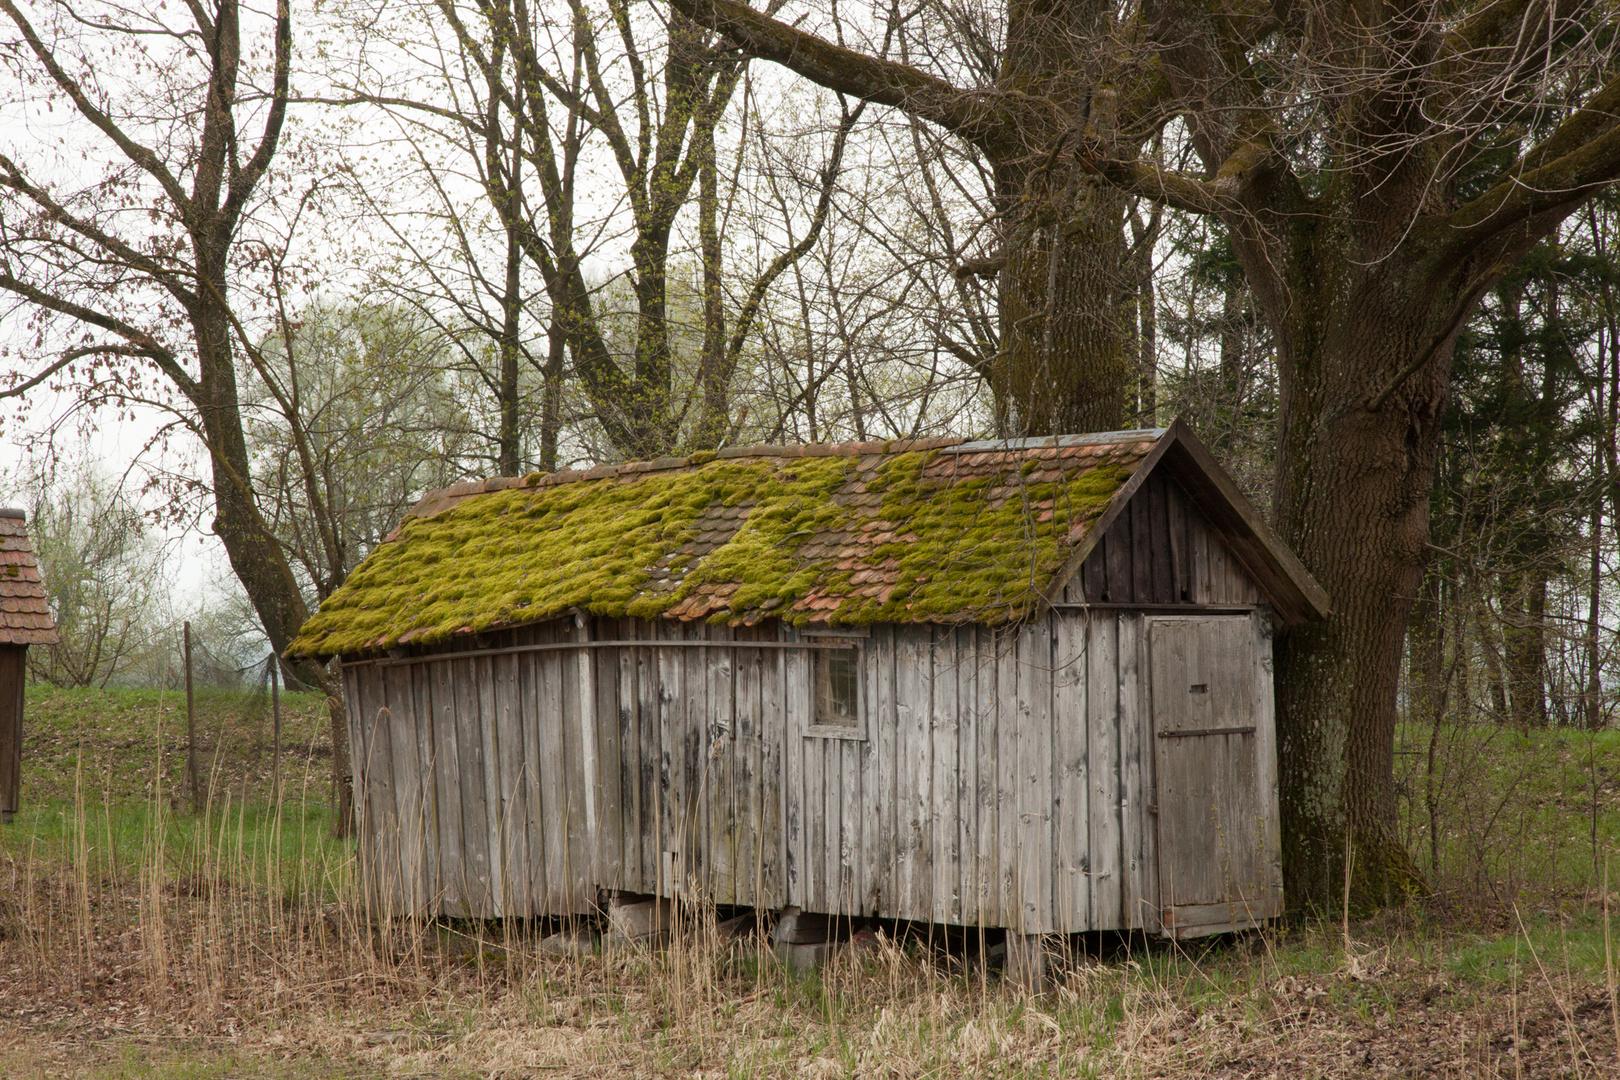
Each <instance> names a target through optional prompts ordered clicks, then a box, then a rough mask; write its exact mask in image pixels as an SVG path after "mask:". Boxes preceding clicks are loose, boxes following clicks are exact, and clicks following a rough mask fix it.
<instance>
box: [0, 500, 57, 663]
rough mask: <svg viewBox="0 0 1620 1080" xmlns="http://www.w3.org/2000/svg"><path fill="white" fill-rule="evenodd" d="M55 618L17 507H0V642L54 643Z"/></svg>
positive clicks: (4, 643)
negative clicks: (10, 508) (2, 508)
mask: <svg viewBox="0 0 1620 1080" xmlns="http://www.w3.org/2000/svg"><path fill="white" fill-rule="evenodd" d="M56 641H57V637H56V621H55V620H54V619H52V618H51V607H50V602H49V600H48V598H47V597H46V595H45V581H44V579H43V578H42V577H41V576H40V573H39V560H38V558H36V557H35V555H34V545H33V544H32V543H31V542H30V541H29V539H28V529H27V523H26V521H25V520H24V518H23V514H22V511H20V510H0V645H54V644H56Z"/></svg>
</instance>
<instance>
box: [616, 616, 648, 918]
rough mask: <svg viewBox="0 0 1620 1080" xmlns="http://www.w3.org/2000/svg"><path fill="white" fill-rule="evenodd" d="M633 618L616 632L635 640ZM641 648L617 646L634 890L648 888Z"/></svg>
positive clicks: (626, 869) (623, 884) (624, 858)
mask: <svg viewBox="0 0 1620 1080" xmlns="http://www.w3.org/2000/svg"><path fill="white" fill-rule="evenodd" d="M634 623H635V620H633V619H628V618H625V619H619V620H617V623H616V624H615V626H614V629H613V633H614V636H615V637H616V638H617V639H618V640H620V641H634V640H635V639H636V631H635V626H634ZM640 651H641V650H640V649H634V648H623V649H614V650H613V671H614V678H615V679H616V680H617V681H618V689H617V690H616V691H615V696H614V704H615V705H616V706H617V711H618V718H619V736H618V741H619V822H620V825H619V837H620V841H619V843H620V848H619V881H620V885H619V887H620V888H622V889H626V890H628V891H630V892H646V891H647V889H646V887H645V886H644V885H643V881H644V878H643V875H642V850H641V849H642V840H643V837H644V835H645V830H646V819H645V818H644V817H643V815H642V805H641V707H640V706H641V701H640V693H641V691H640V688H639V686H638V685H637V683H636V668H637V666H638V665H637V663H636V654H637V653H639V652H640Z"/></svg>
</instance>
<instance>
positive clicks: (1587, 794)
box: [1395, 724, 1620, 912]
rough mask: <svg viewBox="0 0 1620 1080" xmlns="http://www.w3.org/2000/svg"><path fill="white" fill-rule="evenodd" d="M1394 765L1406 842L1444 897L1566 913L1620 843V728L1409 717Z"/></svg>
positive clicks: (1591, 889) (1597, 880) (1617, 877)
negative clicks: (1522, 728) (1433, 723)
mask: <svg viewBox="0 0 1620 1080" xmlns="http://www.w3.org/2000/svg"><path fill="white" fill-rule="evenodd" d="M1431 740H1432V747H1433V751H1434V753H1433V765H1432V767H1431V764H1430V749H1431ZM1395 761H1396V783H1397V787H1398V790H1399V791H1400V814H1401V818H1400V820H1401V833H1402V838H1403V840H1404V841H1405V842H1406V845H1407V847H1408V849H1409V850H1410V851H1411V852H1412V853H1413V856H1414V857H1415V858H1416V859H1417V860H1418V865H1419V866H1420V867H1421V868H1422V869H1423V870H1424V871H1425V873H1427V874H1428V875H1429V876H1430V880H1431V883H1432V884H1433V885H1434V886H1435V888H1436V889H1437V890H1439V891H1440V893H1441V895H1442V898H1446V899H1454V900H1457V901H1460V902H1467V903H1473V904H1478V905H1485V906H1490V907H1495V908H1498V909H1502V910H1505V909H1506V908H1507V907H1509V906H1510V905H1512V904H1518V906H1519V907H1520V908H1521V909H1531V910H1542V911H1548V912H1550V911H1553V910H1560V911H1567V910H1570V907H1571V905H1574V906H1576V907H1579V906H1580V905H1583V904H1584V903H1585V902H1586V898H1587V897H1588V896H1590V895H1591V894H1593V893H1595V892H1596V891H1597V890H1598V889H1599V888H1600V887H1601V884H1602V876H1603V852H1605V851H1611V852H1612V851H1620V731H1613V730H1609V731H1602V732H1596V733H1593V732H1586V731H1575V730H1570V729H1567V728H1545V729H1541V730H1537V731H1534V732H1532V733H1530V734H1529V735H1528V736H1525V735H1522V734H1520V733H1519V732H1517V731H1514V730H1512V729H1509V728H1501V727H1495V726H1489V725H1484V724H1474V725H1466V726H1464V725H1453V724H1445V725H1441V727H1440V729H1439V731H1438V732H1436V731H1435V730H1434V729H1433V728H1430V727H1427V726H1423V725H1417V724H1408V725H1403V726H1402V727H1401V728H1400V729H1399V731H1398V734H1397V740H1396V759H1395ZM1431 793H1432V798H1433V805H1434V812H1433V813H1432V814H1431V812H1430V800H1431ZM1616 863H1617V864H1616V865H1615V866H1614V867H1613V869H1612V871H1611V874H1612V879H1611V884H1617V883H1620V860H1617V861H1616Z"/></svg>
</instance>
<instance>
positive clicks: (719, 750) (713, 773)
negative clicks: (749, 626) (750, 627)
mask: <svg viewBox="0 0 1620 1080" xmlns="http://www.w3.org/2000/svg"><path fill="white" fill-rule="evenodd" d="M709 637H710V638H711V639H713V640H720V641H726V640H735V638H736V635H735V634H734V633H733V632H732V631H731V630H730V628H728V627H722V626H716V627H710V629H709ZM696 651H697V652H700V653H703V654H705V656H706V659H707V665H706V667H707V676H708V711H707V716H706V719H707V721H708V723H707V725H706V727H707V734H706V737H705V740H704V745H705V756H706V762H705V764H704V772H705V782H706V783H707V784H708V804H709V807H708V819H709V821H708V828H707V829H706V833H707V840H706V844H707V848H708V859H709V871H708V872H709V881H710V886H709V895H710V896H712V897H713V898H714V902H715V903H717V904H735V903H736V902H737V839H736V837H737V827H736V819H735V808H734V807H733V805H732V784H733V782H734V780H735V776H736V767H735V762H736V756H737V711H736V693H737V688H736V682H735V678H736V672H735V659H736V653H735V652H734V651H733V650H731V649H699V650H696Z"/></svg>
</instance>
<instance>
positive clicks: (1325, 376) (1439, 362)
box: [1237, 229, 1458, 911]
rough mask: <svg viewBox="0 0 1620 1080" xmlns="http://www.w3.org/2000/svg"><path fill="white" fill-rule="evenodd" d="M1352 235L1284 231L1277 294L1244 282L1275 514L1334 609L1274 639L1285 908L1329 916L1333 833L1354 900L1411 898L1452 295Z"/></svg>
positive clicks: (1245, 245)
mask: <svg viewBox="0 0 1620 1080" xmlns="http://www.w3.org/2000/svg"><path fill="white" fill-rule="evenodd" d="M1354 239H1356V238H1353V237H1352V236H1349V235H1347V234H1346V233H1344V232H1335V231H1334V230H1329V229H1313V230H1310V231H1308V232H1307V231H1304V230H1301V231H1300V232H1297V233H1296V235H1295V236H1294V241H1295V243H1294V245H1293V246H1292V250H1291V254H1292V256H1293V258H1292V261H1291V263H1290V265H1289V267H1288V274H1287V279H1286V281H1285V282H1280V283H1278V284H1283V285H1285V286H1286V288H1285V289H1281V290H1279V289H1276V288H1265V287H1262V288H1260V289H1258V290H1257V296H1258V297H1259V299H1260V302H1261V303H1262V305H1266V306H1267V307H1268V308H1270V310H1268V311H1267V317H1268V319H1269V321H1270V322H1271V325H1272V326H1273V328H1274V330H1275V329H1278V328H1280V329H1281V330H1282V333H1281V334H1279V335H1277V336H1278V367H1279V374H1280V376H1281V377H1280V378H1279V388H1280V391H1281V393H1280V401H1279V405H1280V416H1279V423H1278V443H1277V466H1276V469H1277V471H1276V485H1275V488H1274V490H1273V520H1274V522H1275V524H1276V526H1277V528H1278V530H1279V532H1281V534H1282V535H1283V537H1284V538H1285V539H1287V540H1288V542H1289V543H1290V544H1291V545H1292V546H1293V548H1294V550H1295V551H1296V552H1297V553H1298V554H1299V556H1300V558H1301V560H1303V561H1304V563H1305V565H1306V566H1308V567H1310V568H1311V571H1312V573H1313V574H1315V575H1316V576H1317V579H1318V581H1320V582H1321V584H1322V586H1323V587H1324V588H1325V589H1326V590H1327V592H1328V595H1329V596H1330V597H1332V599H1333V607H1334V611H1333V615H1332V616H1331V617H1330V618H1329V619H1327V620H1325V621H1323V622H1321V623H1317V624H1313V625H1310V626H1304V627H1296V628H1292V629H1291V630H1290V631H1289V632H1288V633H1286V634H1284V635H1282V636H1281V637H1280V638H1279V640H1278V645H1277V659H1276V665H1277V667H1276V686H1277V755H1278V763H1279V773H1280V796H1281V810H1282V827H1283V865H1284V870H1285V882H1286V888H1287V893H1288V902H1289V905H1290V907H1292V908H1293V909H1294V910H1296V911H1298V910H1312V909H1317V910H1323V909H1328V907H1329V905H1330V904H1331V903H1332V902H1333V901H1334V900H1335V899H1336V898H1337V897H1339V895H1340V894H1341V893H1342V889H1343V880H1344V878H1343V874H1344V866H1345V857H1346V852H1345V849H1344V842H1345V837H1346V835H1347V833H1348V835H1349V836H1350V838H1351V841H1352V844H1353V846H1354V867H1355V877H1354V880H1353V882H1352V893H1353V896H1354V898H1355V900H1356V902H1357V904H1358V905H1361V906H1368V905H1374V904H1380V903H1387V902H1389V901H1391V900H1394V899H1397V898H1399V897H1400V896H1401V895H1403V894H1405V893H1408V892H1411V891H1415V890H1421V889H1422V888H1423V883H1422V880H1421V877H1420V875H1419V874H1418V871H1417V869H1416V867H1415V866H1414V865H1413V863H1412V861H1411V858H1410V856H1409V855H1408V854H1407V852H1406V850H1405V848H1404V847H1403V846H1402V845H1401V843H1400V842H1399V837H1398V834H1397V832H1396V829H1395V813H1396V802H1395V789H1394V735H1395V721H1396V699H1397V691H1398V686H1399V678H1400V671H1401V653H1402V644H1403V641H1404V639H1405V636H1406V627H1407V623H1408V620H1409V617H1410V613H1411V606H1412V603H1413V600H1414V599H1415V598H1416V597H1417V595H1418V589H1419V586H1420V584H1421V582H1422V577H1423V570H1424V567H1425V565H1426V563H1427V559H1428V554H1429V551H1428V543H1429V493H1430V491H1431V490H1432V489H1433V486H1434V470H1435V463H1436V460H1437V456H1438V450H1439V441H1440V434H1441V428H1440V422H1441V418H1442V416H1443V414H1444V411H1445V405H1446V396H1447V392H1448V390H1449V379H1448V373H1449V364H1448V361H1449V357H1450V351H1451V347H1452V340H1451V339H1452V338H1454V336H1455V333H1456V324H1455V323H1454V322H1453V315H1454V305H1455V297H1456V295H1457V291H1458V290H1457V288H1456V283H1455V282H1454V281H1446V280H1444V279H1445V278H1446V277H1448V276H1449V275H1446V274H1442V273H1435V272H1433V271H1432V270H1431V268H1430V267H1429V266H1426V265H1424V264H1423V262H1421V261H1415V262H1409V261H1407V260H1399V261H1397V260H1395V259H1390V260H1386V261H1385V262H1384V263H1381V264H1371V265H1368V264H1367V263H1365V262H1362V261H1360V260H1358V259H1356V258H1355V253H1356V252H1357V251H1358V250H1360V245H1359V244H1356V243H1354V242H1353V240H1354ZM1237 247H1238V251H1239V256H1240V257H1241V258H1244V260H1245V263H1246V264H1247V263H1248V262H1249V260H1250V259H1252V258H1253V257H1254V256H1255V255H1256V254H1257V251H1256V248H1257V247H1259V244H1258V243H1256V241H1255V238H1254V236H1253V234H1251V235H1250V236H1246V237H1244V238H1243V241H1242V242H1240V243H1239V244H1238V245H1237ZM1267 254H1274V252H1268V253H1267ZM1246 269H1248V270H1249V273H1250V275H1251V280H1256V278H1258V279H1259V280H1261V281H1262V282H1265V281H1266V278H1264V277H1260V276H1259V274H1258V273H1257V271H1258V270H1259V268H1257V267H1253V266H1248V265H1246ZM1271 280H1272V282H1276V279H1275V278H1272V279H1271ZM1285 297H1288V298H1292V303H1291V304H1287V306H1286V307H1284V306H1283V304H1284V303H1285ZM1431 341H1438V342H1439V344H1438V346H1437V348H1436V350H1435V356H1434V362H1432V363H1429V364H1426V365H1422V366H1421V367H1420V368H1419V369H1418V370H1415V371H1411V372H1410V374H1409V375H1407V377H1406V378H1404V379H1403V380H1402V381H1401V382H1400V385H1399V386H1398V387H1396V388H1395V389H1394V390H1393V391H1392V392H1389V393H1385V388H1386V387H1389V386H1390V385H1391V381H1392V373H1397V372H1402V371H1405V370H1408V369H1409V368H1410V357H1411V353H1412V343H1413V342H1431ZM1381 395H1382V400H1380V396H1381ZM1373 404H1376V405H1377V406H1378V407H1377V408H1373V407H1371V406H1372V405H1373Z"/></svg>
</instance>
